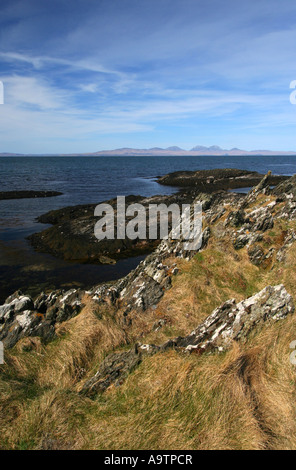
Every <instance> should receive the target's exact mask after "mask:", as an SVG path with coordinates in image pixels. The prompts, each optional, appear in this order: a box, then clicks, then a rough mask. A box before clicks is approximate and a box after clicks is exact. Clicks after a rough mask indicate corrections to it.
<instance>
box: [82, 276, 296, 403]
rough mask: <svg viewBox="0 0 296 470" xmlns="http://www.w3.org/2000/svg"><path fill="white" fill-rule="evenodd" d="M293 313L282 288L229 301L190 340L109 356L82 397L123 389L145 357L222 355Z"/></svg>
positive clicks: (214, 312) (168, 342)
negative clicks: (235, 343) (166, 353)
mask: <svg viewBox="0 0 296 470" xmlns="http://www.w3.org/2000/svg"><path fill="white" fill-rule="evenodd" d="M293 312H294V303H293V300H292V297H291V296H290V295H289V294H288V292H287V291H286V289H285V287H284V286H283V285H278V286H274V287H272V286H267V287H265V289H263V290H262V291H260V292H259V293H258V294H255V295H254V296H252V297H250V298H248V299H246V300H243V301H242V302H239V303H236V301H235V299H231V300H228V301H226V302H224V303H223V304H222V305H221V306H220V307H218V308H216V309H215V310H214V311H213V313H212V314H211V315H209V316H208V317H207V318H206V320H205V321H204V322H203V323H201V325H199V326H198V327H197V328H196V329H195V330H194V331H192V332H191V333H190V334H189V335H188V336H185V337H183V338H182V337H178V338H174V339H170V340H168V341H167V342H166V343H164V344H162V345H161V346H156V345H154V344H136V345H135V347H134V348H132V349H130V350H129V351H126V352H120V353H115V354H110V355H109V356H107V357H106V359H105V360H104V361H103V363H102V364H101V366H100V368H99V370H98V372H97V373H96V374H95V375H94V376H93V377H92V378H91V379H89V380H88V381H87V382H86V383H85V384H84V386H83V388H82V389H81V392H80V393H81V394H83V395H87V396H89V397H93V396H94V395H95V394H96V393H103V392H104V391H105V390H106V389H107V388H108V387H110V386H111V385H115V386H118V385H121V384H122V383H123V381H124V380H125V379H126V378H127V376H128V374H129V373H130V372H131V371H132V370H134V368H135V367H137V366H138V365H139V364H140V363H141V361H142V358H143V355H144V354H145V355H149V356H150V355H153V354H156V353H158V352H162V351H166V350H168V349H171V348H177V349H181V350H183V351H185V352H189V353H192V352H196V353H198V354H202V353H205V352H213V351H218V352H222V351H225V350H227V349H229V348H230V347H231V345H232V342H233V341H245V340H246V338H247V336H248V335H249V334H250V332H251V331H252V330H254V329H255V328H259V327H260V326H262V325H263V324H264V323H267V322H268V323H273V322H276V321H279V320H283V319H284V318H286V317H287V315H289V314H292V313H293ZM158 327H159V326H158ZM156 329H157V328H156Z"/></svg>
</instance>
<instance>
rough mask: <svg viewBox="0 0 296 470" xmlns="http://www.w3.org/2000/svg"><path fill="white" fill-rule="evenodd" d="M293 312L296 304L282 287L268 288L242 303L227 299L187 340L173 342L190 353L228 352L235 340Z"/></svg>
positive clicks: (244, 337) (245, 336) (241, 338)
mask: <svg viewBox="0 0 296 470" xmlns="http://www.w3.org/2000/svg"><path fill="white" fill-rule="evenodd" d="M293 312H294V302H293V299H292V297H291V296H290V294H288V292H287V291H286V289H285V287H284V286H283V285H278V286H267V287H265V289H263V290H262V291H260V292H259V293H258V294H255V295H254V296H252V297H250V298H248V299H246V300H243V301H242V302H239V303H238V304H237V303H236V301H235V300H234V299H231V300H228V301H227V302H225V303H224V304H222V305H221V306H220V307H218V308H217V309H215V310H214V311H213V313H212V314H211V315H209V317H208V318H207V319H206V320H205V321H204V322H203V323H202V324H201V325H200V326H199V327H198V328H196V329H195V330H194V331H192V333H191V334H190V335H188V336H186V337H185V338H177V339H176V340H175V341H174V345H175V346H176V347H182V348H185V349H186V350H187V351H189V352H191V351H196V352H200V353H202V352H206V351H215V350H218V351H225V350H226V349H228V348H229V347H230V346H231V344H232V341H234V340H235V341H238V340H245V339H246V338H247V336H248V335H249V333H250V332H251V331H252V330H253V329H254V328H257V327H259V326H262V325H263V324H264V323H267V322H268V323H273V322H276V321H279V320H282V319H284V318H286V317H287V315H289V314H292V313H293Z"/></svg>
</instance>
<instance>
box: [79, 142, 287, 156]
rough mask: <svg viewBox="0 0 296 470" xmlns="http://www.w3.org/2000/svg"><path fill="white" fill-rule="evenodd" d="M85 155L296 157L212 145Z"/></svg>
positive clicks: (113, 151)
mask: <svg viewBox="0 0 296 470" xmlns="http://www.w3.org/2000/svg"><path fill="white" fill-rule="evenodd" d="M85 155H94V156H100V155H102V156H108V155H110V156H112V155H113V156H115V155H116V156H120V155H122V156H142V155H145V156H158V157H161V156H170V155H176V156H186V155H188V156H189V155H192V156H199V155H200V156H207V155H209V156H210V155H213V156H215V155H217V156H227V155H229V156H231V155H233V156H236V155H237V156H240V155H246V156H247V155H296V152H294V151H289V152H277V151H272V150H251V151H248V150H241V149H238V148H232V149H231V150H226V149H222V148H221V147H219V146H218V145H212V146H210V147H205V146H203V145H197V146H195V147H193V148H192V149H191V150H184V149H181V148H180V147H177V146H172V147H168V148H165V149H163V148H160V147H153V148H150V149H134V148H121V149H115V150H102V151H99V152H95V153H90V154H85Z"/></svg>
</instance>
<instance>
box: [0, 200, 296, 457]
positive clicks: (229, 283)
mask: <svg viewBox="0 0 296 470" xmlns="http://www.w3.org/2000/svg"><path fill="white" fill-rule="evenodd" d="M262 201H263V199H262ZM218 224H219V222H218ZM293 225H295V224H293V223H291V222H290V223H289V227H288V229H290V228H295V227H293ZM215 228H216V227H214V230H213V233H214V234H215ZM286 230H287V224H286V223H283V222H282V221H278V220H277V221H276V223H275V226H274V228H273V229H272V230H271V231H269V232H268V233H267V234H266V235H265V238H264V240H263V242H262V243H263V245H264V243H265V242H266V239H267V237H268V238H269V240H267V242H268V245H269V246H274V247H275V248H278V247H279V246H281V244H282V242H283V238H284V235H283V232H284V231H286ZM216 233H220V232H219V227H218V226H217V232H216ZM295 260H296V246H293V245H292V246H291V247H290V248H289V249H288V251H287V256H286V258H285V261H283V262H282V263H276V262H273V264H272V266H269V267H268V268H267V269H260V268H258V267H256V266H254V265H252V264H251V263H250V262H249V259H248V255H247V250H246V249H242V250H240V251H235V250H234V248H233V247H232V243H231V241H230V240H229V239H227V236H225V237H224V238H223V237H222V238H221V236H217V237H216V236H214V237H212V239H211V240H210V243H209V246H208V248H207V249H206V250H204V251H203V252H202V253H198V254H197V255H196V256H194V258H193V259H192V260H191V261H190V262H186V261H184V260H178V261H177V263H178V268H179V273H178V275H177V276H173V277H172V282H173V287H172V289H170V290H168V291H167V292H166V293H165V295H164V296H163V298H162V300H161V301H160V302H159V304H158V305H157V308H156V309H150V310H148V311H147V312H145V313H143V314H141V315H139V314H138V313H137V312H131V318H132V320H133V321H132V325H131V326H130V327H129V329H127V328H125V327H123V326H122V322H121V318H122V317H121V314H122V312H121V311H120V310H118V311H115V310H114V309H113V308H111V307H109V306H104V307H98V306H97V305H95V304H93V303H92V302H91V301H90V299H89V298H85V299H84V303H85V305H86V307H85V308H84V310H83V311H82V312H81V314H80V315H78V316H77V317H75V318H73V319H71V320H69V321H67V322H65V323H63V324H62V325H61V326H60V329H59V330H58V335H59V337H58V339H56V340H55V341H53V342H51V343H49V344H48V345H46V346H44V345H43V344H42V342H41V341H40V339H38V338H33V339H32V338H30V339H28V338H26V339H23V340H21V341H20V342H19V343H18V344H17V345H16V346H15V347H14V348H13V349H12V350H10V351H6V354H5V359H6V363H5V365H3V366H0V427H1V438H0V439H1V440H0V449H22V450H27V449H122V450H124V449H151V450H152V449H155V450H159V449H188V450H189V449H295V448H296V407H295V403H296V401H295V398H296V397H295V391H296V387H295V386H296V368H295V366H293V365H291V363H290V361H289V355H290V352H291V350H290V349H289V344H290V342H291V341H292V340H294V339H296V315H291V316H290V317H289V318H287V319H286V320H284V321H281V322H278V323H276V324H273V325H271V326H270V325H266V327H264V328H263V329H262V330H259V331H256V332H255V333H254V334H253V335H251V336H250V337H249V339H248V341H247V343H246V344H238V343H234V344H233V347H232V348H231V349H230V350H229V351H228V352H226V353H223V354H211V355H203V356H197V355H194V354H192V355H187V354H184V353H180V352H177V351H174V350H169V351H166V352H163V353H159V354H156V355H154V356H152V357H146V358H145V359H144V360H143V362H142V363H141V364H140V365H139V367H137V368H136V369H135V370H134V371H133V372H132V373H131V374H130V375H129V377H128V378H127V380H126V381H125V382H124V383H123V385H122V386H120V387H114V386H112V387H110V388H109V389H108V390H107V391H106V392H105V393H104V394H102V395H97V397H96V398H95V399H94V400H90V399H89V398H86V397H82V396H80V395H79V394H78V393H77V392H78V391H79V390H80V388H81V387H82V386H83V384H84V382H85V381H86V380H87V379H88V378H90V377H91V376H92V375H94V374H95V372H96V371H97V369H98V367H99V364H100V363H101V361H102V360H103V359H104V357H105V356H106V355H107V354H108V353H110V352H112V351H119V350H123V349H126V348H129V347H130V345H131V344H133V342H135V341H140V342H142V343H155V344H161V343H163V342H164V341H166V340H167V339H168V337H174V336H178V335H186V334H188V333H189V332H190V331H191V330H192V329H193V328H195V327H196V326H197V325H198V324H199V323H200V322H201V321H203V320H204V319H205V318H206V317H207V316H208V315H209V314H210V313H211V312H212V311H213V309H214V308H216V307H217V306H219V305H220V304H221V303H222V302H224V301H225V300H227V299H229V298H233V297H234V298H236V300H237V301H240V300H242V299H244V298H246V297H249V296H251V295H253V294H254V293H256V292H258V291H259V290H261V289H262V288H264V287H265V286H266V285H269V284H271V285H275V284H279V283H283V284H284V285H285V287H286V289H287V290H288V292H289V293H290V294H292V295H293V297H294V298H295V299H296V277H295ZM172 261H176V260H172ZM159 319H165V322H166V323H165V326H163V327H162V328H161V329H159V330H158V331H153V328H152V327H153V324H154V323H155V322H156V321H157V320H159Z"/></svg>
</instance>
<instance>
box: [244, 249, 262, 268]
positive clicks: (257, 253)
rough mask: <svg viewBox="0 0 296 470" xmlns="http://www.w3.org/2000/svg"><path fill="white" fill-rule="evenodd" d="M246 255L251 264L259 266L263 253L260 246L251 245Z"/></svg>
mask: <svg viewBox="0 0 296 470" xmlns="http://www.w3.org/2000/svg"><path fill="white" fill-rule="evenodd" d="M248 255H249V258H250V261H251V263H253V264H255V265H256V266H259V265H260V264H261V263H262V261H263V259H264V256H265V253H264V250H263V248H262V247H261V246H260V245H251V246H250V248H249V249H248Z"/></svg>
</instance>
